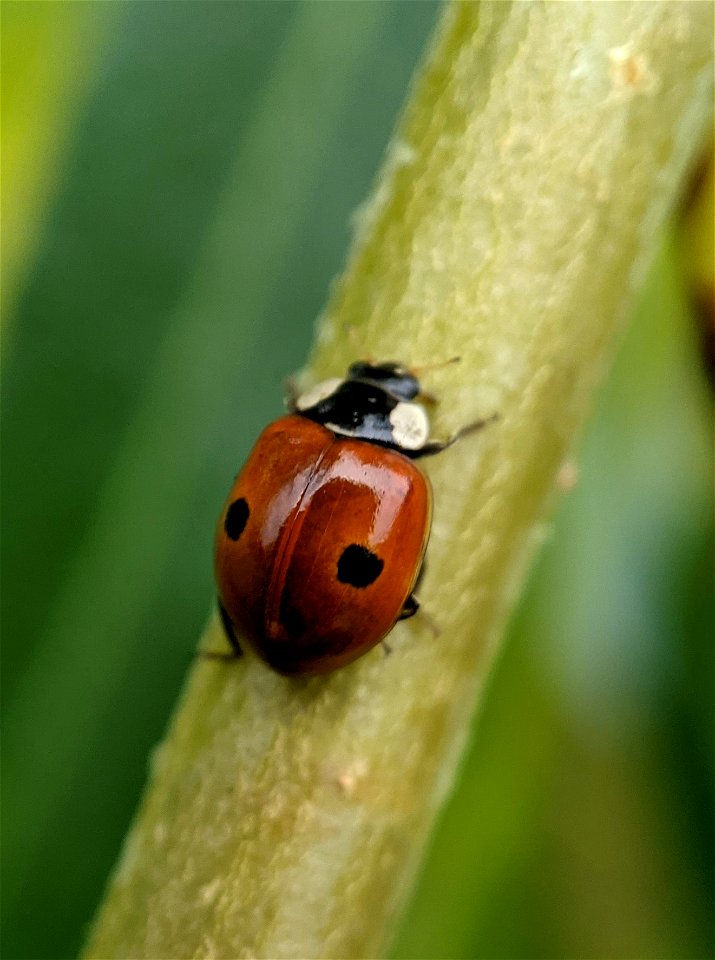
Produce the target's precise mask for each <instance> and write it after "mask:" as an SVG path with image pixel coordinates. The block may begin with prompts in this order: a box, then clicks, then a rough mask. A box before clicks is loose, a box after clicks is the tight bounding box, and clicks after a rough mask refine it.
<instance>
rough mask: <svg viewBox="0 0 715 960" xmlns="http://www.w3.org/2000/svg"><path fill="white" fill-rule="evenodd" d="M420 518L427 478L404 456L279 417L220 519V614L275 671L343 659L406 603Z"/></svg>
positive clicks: (417, 560) (325, 666) (389, 623)
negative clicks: (221, 612) (221, 609)
mask: <svg viewBox="0 0 715 960" xmlns="http://www.w3.org/2000/svg"><path fill="white" fill-rule="evenodd" d="M430 520H431V492H430V486H429V481H428V480H427V478H426V477H425V476H424V474H423V473H422V472H421V471H420V470H419V469H418V467H417V466H416V465H415V464H414V463H413V461H412V460H411V459H409V458H408V456H406V455H404V454H403V453H401V452H399V451H398V450H397V449H389V448H387V447H386V446H382V445H378V444H377V443H374V442H368V441H366V440H365V439H355V438H353V437H349V436H342V435H340V434H338V433H336V432H334V430H333V429H329V428H328V427H326V426H323V425H322V424H321V423H317V422H314V421H313V420H311V419H308V418H307V417H306V416H305V415H302V414H298V413H296V414H291V415H288V416H285V417H282V418H280V419H279V420H277V421H275V422H274V423H272V424H271V425H270V426H269V427H267V428H266V429H265V430H264V431H263V433H262V434H261V436H260V437H259V439H258V442H257V443H256V445H255V447H254V448H253V450H252V452H251V454H250V457H249V459H248V462H247V463H246V465H245V466H244V468H243V469H242V470H241V472H240V473H239V475H238V477H237V478H236V481H235V483H234V484H233V487H232V489H231V492H230V494H229V497H228V500H227V502H226V505H225V507H224V510H223V512H222V514H221V517H220V519H219V524H218V529H217V535H216V561H215V571H216V581H217V584H218V592H219V599H220V603H221V604H222V606H223V615H224V622H225V621H226V618H228V620H229V621H230V624H227V627H229V629H230V625H233V626H234V627H235V628H236V629H237V631H238V632H239V634H240V637H241V638H242V639H245V640H246V641H247V642H248V643H249V644H250V646H251V647H252V649H253V650H254V652H255V653H256V654H257V655H258V656H259V657H260V658H261V659H263V660H264V661H265V662H266V663H268V664H269V665H270V666H271V667H272V668H273V669H274V670H277V671H278V672H280V673H283V674H287V675H311V674H322V673H328V672H330V671H332V670H335V669H336V668H338V667H342V666H344V665H345V664H348V663H350V662H352V661H353V660H355V659H357V658H358V657H360V656H362V655H363V654H364V653H366V652H367V651H368V650H370V649H371V648H372V647H374V646H375V645H376V644H377V643H379V642H380V641H381V640H382V639H383V637H385V635H386V634H387V633H388V632H389V631H390V630H391V628H392V627H393V626H394V624H395V622H396V621H397V620H398V619H399V618H400V617H401V616H409V615H410V614H411V613H413V612H415V610H416V609H417V605H416V603H413V607H414V608H412V606H411V605H410V600H411V599H412V598H411V592H412V589H413V587H414V585H415V581H416V579H417V577H418V575H419V572H420V567H421V564H422V560H423V556H424V551H425V547H426V544H427V538H428V535H429V528H430Z"/></svg>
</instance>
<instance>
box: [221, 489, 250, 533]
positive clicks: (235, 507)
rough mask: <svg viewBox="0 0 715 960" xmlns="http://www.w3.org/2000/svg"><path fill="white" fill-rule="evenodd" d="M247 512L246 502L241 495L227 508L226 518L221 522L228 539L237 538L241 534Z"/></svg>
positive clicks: (246, 519) (246, 518)
mask: <svg viewBox="0 0 715 960" xmlns="http://www.w3.org/2000/svg"><path fill="white" fill-rule="evenodd" d="M249 513H250V511H249V509H248V504H247V503H246V501H245V500H244V499H243V497H239V499H238V500H234V501H233V503H232V504H231V506H230V507H229V508H228V510H227V511H226V519H225V520H224V522H223V528H224V530H225V531H226V535H227V536H228V538H229V539H230V540H238V538H239V537H240V536H241V534H242V533H243V531H244V529H245V527H246V523H247V521H248V515H249Z"/></svg>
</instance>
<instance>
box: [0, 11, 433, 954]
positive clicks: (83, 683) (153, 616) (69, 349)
mask: <svg viewBox="0 0 715 960" xmlns="http://www.w3.org/2000/svg"><path fill="white" fill-rule="evenodd" d="M434 12H435V8H434V6H433V5H432V4H420V5H410V6H405V7H396V6H395V7H392V6H388V5H367V4H365V5H363V4H352V5H346V6H343V5H338V4H291V5H283V4H272V3H264V4H250V3H245V4H244V3H241V4H223V3H216V4H214V3H209V4H204V3H201V4H194V3H188V4H171V5H162V4H148V5H145V4H142V5H130V6H129V7H128V8H127V11H126V18H125V21H124V25H123V28H122V29H121V30H120V31H118V32H117V35H116V36H115V37H114V39H113V42H112V44H111V45H110V50H109V55H108V57H107V60H106V62H104V63H103V64H102V70H101V72H100V73H99V74H98V76H97V80H96V92H95V96H94V99H93V101H92V102H91V104H90V106H89V109H88V111H87V115H86V117H85V118H84V122H83V124H82V128H81V135H80V137H79V139H78V142H77V145H76V149H75V153H74V156H73V157H72V163H71V175H70V177H69V179H68V181H67V182H66V183H65V185H64V188H63V191H62V194H61V197H60V199H59V201H58V204H57V207H56V209H55V210H54V212H53V217H52V221H51V224H50V225H48V229H47V240H46V244H45V246H44V249H43V251H42V255H41V257H40V259H39V261H38V263H37V264H36V267H35V270H34V272H33V276H32V279H31V282H30V283H29V285H28V288H27V290H26V293H25V296H24V297H23V300H22V303H21V309H20V313H19V316H18V318H17V321H16V328H17V329H16V343H15V347H14V350H13V353H12V355H11V357H10V358H9V361H8V363H7V368H6V370H5V372H4V378H3V380H4V382H3V389H4V392H5V398H4V399H5V413H6V424H7V426H6V432H5V438H4V439H5V449H4V454H5V462H6V464H7V465H8V466H7V467H6V470H5V472H4V475H3V484H4V496H5V518H6V535H5V537H4V539H3V550H4V558H3V562H4V569H5V571H6V582H5V586H6V589H5V592H4V599H5V610H4V625H5V636H6V637H9V638H10V642H9V643H8V645H7V648H6V655H7V662H8V669H7V671H6V674H5V676H6V687H7V700H6V721H5V728H6V740H5V755H4V765H5V783H6V791H5V804H4V809H3V816H4V820H5V831H4V833H5V841H6V868H5V878H6V879H5V904H4V906H5V910H6V912H7V915H8V917H9V918H10V919H9V920H8V922H7V923H6V925H5V946H6V951H7V953H8V955H13V956H66V955H67V954H68V953H69V952H70V950H71V948H72V947H71V945H75V946H76V944H77V942H78V938H79V936H80V930H79V926H80V923H81V922H82V921H84V920H86V919H88V918H89V914H90V911H91V907H92V903H93V901H95V900H96V898H97V896H98V893H99V889H100V884H101V882H102V880H103V878H104V876H106V873H107V871H108V869H109V867H110V865H111V862H112V860H113V859H114V856H115V854H116V851H117V845H118V842H119V839H120V837H121V835H122V833H123V831H124V829H125V827H126V823H127V820H128V817H129V816H130V812H131V810H132V808H133V806H134V804H135V802H136V797H137V793H138V790H139V787H140V785H141V782H142V780H143V777H144V770H145V766H144V765H145V757H146V753H147V749H148V747H149V746H150V745H151V744H152V743H153V742H155V741H156V739H157V738H158V736H159V734H160V732H161V729H162V726H163V723H164V721H165V717H166V715H167V711H168V710H169V707H170V705H171V703H172V701H173V700H174V698H175V695H176V688H177V685H178V683H179V681H180V677H181V674H182V673H183V670H184V669H185V666H186V664H187V663H188V660H189V658H190V656H191V650H192V647H193V645H194V643H195V640H196V637H197V634H198V629H199V627H200V624H201V622H202V621H203V619H204V618H205V616H206V613H207V609H208V606H209V599H210V595H211V582H210V559H209V558H210V549H211V539H212V527H213V522H214V518H215V515H216V513H217V511H218V508H219V505H220V502H221V500H222V497H223V495H224V493H225V488H226V485H227V482H228V480H229V479H230V477H231V475H232V473H233V472H234V471H235V469H236V466H237V465H238V463H240V460H241V459H242V457H243V456H244V454H245V452H246V450H247V447H248V445H249V444H250V441H251V438H252V436H253V435H254V434H255V433H256V431H257V430H258V428H259V426H260V424H261V423H262V422H264V421H265V419H266V418H267V417H268V416H269V415H270V412H271V410H273V411H276V410H278V409H279V398H280V392H281V377H282V376H283V375H284V374H285V373H287V372H289V371H290V370H291V369H292V368H295V367H296V366H297V365H299V363H300V362H301V359H302V357H303V354H304V352H305V349H306V347H307V345H308V342H309V339H310V333H311V327H312V322H313V319H314V316H315V313H316V311H317V309H318V308H319V306H320V304H321V303H322V301H323V299H324V297H325V291H326V287H327V283H328V281H329V279H330V277H331V275H332V274H333V273H334V272H335V271H336V270H337V269H338V267H339V264H340V260H341V257H342V251H343V250H344V247H345V243H346V239H347V223H348V217H349V214H350V212H351V209H352V207H353V206H354V205H355V204H356V203H357V202H358V201H359V200H360V199H361V198H362V197H363V196H364V194H365V192H366V190H367V186H368V183H369V180H370V177H371V176H372V174H373V172H374V170H375V168H376V166H377V163H378V160H379V157H380V154H381V151H382V149H383V146H384V144H385V143H386V141H387V137H388V135H389V130H390V127H391V125H392V122H393V120H394V116H395V114H396V111H397V109H398V107H399V104H400V103H401V101H402V99H403V96H404V91H405V86H406V83H407V80H408V78H409V76H410V74H411V71H412V68H413V65H414V62H415V60H416V58H417V56H418V54H419V52H420V49H421V47H422V44H423V42H424V38H425V37H426V35H427V33H428V31H429V27H430V25H431V21H432V19H433V17H434ZM39 557H41V558H42V560H41V562H40V563H38V558H39ZM68 876H70V877H72V881H71V883H69V882H68V880H67V878H68ZM38 911H39V912H41V914H42V918H43V920H42V923H41V924H38V923H37V915H38Z"/></svg>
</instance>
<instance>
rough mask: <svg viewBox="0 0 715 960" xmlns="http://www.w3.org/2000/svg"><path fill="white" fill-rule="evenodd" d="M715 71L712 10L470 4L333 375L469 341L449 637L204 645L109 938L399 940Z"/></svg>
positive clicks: (398, 156) (434, 564)
mask: <svg viewBox="0 0 715 960" xmlns="http://www.w3.org/2000/svg"><path fill="white" fill-rule="evenodd" d="M711 78H712V7H711V5H710V4H707V3H688V4H681V3H675V2H673V3H670V2H659V3H589V4H568V5H562V4H554V5H547V4H543V3H534V4H526V3H516V4H510V3H485V4H481V5H477V4H475V3H460V4H456V5H454V6H451V7H448V8H447V9H446V11H445V13H444V18H443V22H442V24H441V27H440V30H439V33H438V36H437V38H436V41H435V43H434V46H433V48H432V50H431V52H430V55H429V57H428V59H427V62H426V65H425V67H424V69H423V71H422V73H421V74H420V76H419V77H418V78H417V81H416V84H415V86H414V89H413V90H412V94H411V97H410V101H409V103H408V106H407V110H406V114H405V117H404V118H403V120H402V122H401V124H400V127H399V129H398V132H397V134H396V136H395V138H394V140H393V142H392V144H391V146H390V148H389V151H388V156H387V161H386V164H385V168H384V170H383V172H382V174H381V176H380V178H379V179H378V182H377V185H376V189H375V192H374V195H373V197H372V199H371V200H370V201H369V203H368V204H367V205H366V206H365V207H364V209H363V210H362V211H361V213H360V216H359V222H358V230H357V237H356V241H355V246H354V250H353V253H352V256H351V258H350V261H349V263H348V266H347V269H346V272H345V274H344V276H343V277H342V278H341V280H340V282H339V284H338V286H337V288H336V290H335V292H334V295H333V297H332V299H331V302H330V304H329V306H328V308H327V310H326V313H325V316H324V317H323V318H322V320H321V323H320V327H319V335H318V344H317V347H316V350H315V354H314V357H313V362H312V364H311V367H310V371H309V373H310V376H323V375H335V374H339V373H341V372H342V371H343V369H344V368H345V366H346V364H347V363H348V362H349V361H350V360H351V359H354V358H355V356H356V355H371V356H374V357H376V358H382V359H399V360H401V361H404V362H406V363H408V364H415V365H419V364H425V363H429V362H431V361H434V360H443V359H448V358H449V357H451V356H453V355H455V354H458V355H460V356H461V358H462V362H461V364H459V365H457V366H449V367H445V368H444V369H442V370H435V371H434V372H433V373H432V374H427V375H426V376H425V380H426V382H427V386H428V388H429V389H430V390H431V391H432V390H433V391H434V393H435V394H437V395H438V396H439V398H440V404H439V406H438V407H437V408H436V427H437V429H436V431H435V432H436V433H437V434H438V435H446V434H448V433H450V432H452V431H453V430H455V429H457V428H458V427H459V426H461V425H464V424H466V423H469V422H470V421H472V420H475V419H479V418H481V417H484V416H488V415H490V414H492V413H494V412H498V413H499V416H500V419H499V421H498V422H497V423H495V424H492V425H491V426H489V427H488V428H487V429H485V430H484V431H483V432H481V433H479V434H478V435H475V436H474V437H470V438H467V439H465V440H464V441H462V442H461V443H460V444H458V445H456V446H455V447H454V448H452V449H450V450H449V451H448V452H445V453H444V454H443V455H442V456H441V457H438V458H436V459H435V460H434V461H433V462H430V463H429V465H428V468H427V469H428V471H429V474H430V477H431V479H432V483H433V486H434V490H435V520H434V526H433V533H432V538H431V542H430V548H429V555H428V556H429V567H428V571H427V575H426V577H425V580H424V584H423V586H422V591H421V596H420V599H421V601H422V603H423V605H424V606H425V608H426V609H427V610H428V611H429V615H430V617H431V618H432V619H433V620H434V621H436V622H437V623H438V624H439V627H440V635H439V637H438V638H435V637H434V636H433V635H432V633H431V632H430V630H429V629H428V628H427V627H426V625H425V622H424V621H421V620H420V618H419V617H417V618H415V619H413V620H411V621H409V622H405V623H401V624H399V625H398V626H397V627H396V628H395V630H394V633H393V634H392V636H391V646H392V648H393V653H392V655H391V656H389V657H386V656H384V654H383V652H382V651H381V650H379V649H377V650H375V651H373V652H372V653H370V654H368V655H367V656H366V657H364V658H363V659H362V660H361V661H359V662H358V663H356V664H354V665H353V666H351V667H348V668H346V669H344V670H341V671H338V672H337V673H335V674H333V675H331V676H329V677H327V678H317V679H312V680H307V681H296V680H287V679H284V678H282V677H279V676H277V675H275V674H273V673H271V672H270V671H269V670H268V669H267V668H265V667H264V666H262V665H260V664H258V663H257V662H256V661H255V660H254V659H253V658H251V657H249V656H246V657H245V658H244V660H243V661H242V662H240V663H237V664H235V665H231V666H227V665H226V664H223V663H220V662H215V661H198V662H197V664H196V666H195V667H194V668H193V670H192V673H191V676H190V677H189V681H188V684H187V687H186V690H185V692H184V694H183V697H182V700H181V702H180V704H179V706H178V708H177V711H176V714H175V716H174V719H173V721H172V724H171V728H170V730H169V733H168V735H167V738H166V741H165V742H164V744H163V745H162V746H161V748H160V749H159V751H158V752H157V754H156V756H155V758H154V762H153V765H152V776H151V783H150V786H149V788H148V790H147V793H146V796H145V798H144V801H143V804H142V807H141V810H140V813H139V815H138V818H137V821H136V823H135V825H134V827H133V828H132V831H131V833H130V835H129V837H128V840H127V843H126V847H125V849H124V852H123V855H122V858H121V860H120V863H119V865H118V867H117V869H116V872H115V874H114V876H113V877H112V880H111V882H110V886H109V889H108V892H107V896H106V900H105V902H104V905H103V906H102V908H101V910H100V912H99V915H98V918H97V920H96V924H95V927H94V930H93V933H92V936H91V938H90V942H89V945H88V948H87V952H86V956H88V957H101V958H106V957H123V958H128V957H132V958H138V957H172V958H179V957H273V958H281V957H368V956H374V955H376V954H378V953H380V952H381V951H383V950H384V949H385V946H386V944H387V942H388V941H389V936H390V934H391V932H392V929H393V924H394V921H395V917H396V914H397V912H398V909H399V907H400V905H401V904H402V902H403V900H404V898H405V896H406V893H407V892H408V890H409V886H410V882H411V879H412V877H413V875H414V872H415V870H416V868H417V866H418V864H419V860H420V856H421V854H422V851H423V849H424V845H425V842H426V839H427V836H428V832H429V829H430V826H431V825H432V823H433V821H434V818H435V815H436V813H437V811H438V810H439V807H440V804H441V802H442V801H443V799H444V797H445V794H446V793H447V791H448V790H449V789H450V787H451V784H452V782H453V779H454V775H455V769H456V766H457V764H458V761H459V757H460V753H461V750H462V747H463V745H464V741H465V738H466V736H467V731H468V729H469V724H470V719H471V717H472V714H473V712H474V709H475V704H476V703H477V702H478V699H479V695H480V691H481V690H482V689H483V681H484V678H485V676H486V673H487V670H488V668H489V665H490V663H491V661H492V659H493V656H494V653H495V650H496V648H497V645H498V641H499V639H500V637H501V635H502V632H503V628H504V623H505V619H506V617H507V614H508V612H509V610H510V608H511V607H512V605H513V603H514V601H515V599H516V596H517V591H518V588H519V585H520V583H521V580H522V578H523V574H524V570H525V567H526V561H527V560H528V558H529V557H530V555H531V553H532V552H533V547H534V546H535V545H536V544H537V543H538V541H539V539H540V538H541V531H542V524H543V520H544V517H545V514H546V511H547V509H548V507H549V505H550V502H551V500H552V496H553V492H554V489H555V477H556V474H557V471H558V468H559V466H560V465H561V464H562V462H563V460H564V458H565V457H566V456H567V455H568V453H569V452H570V450H571V449H572V446H573V444H574V442H575V439H576V438H577V435H578V432H579V429H580V427H581V425H582V424H583V421H584V419H585V418H586V416H587V414H588V411H589V408H590V406H591V404H592V400H593V393H594V388H595V386H596V384H597V383H598V381H599V379H600V378H601V377H602V375H603V373H604V369H605V368H606V365H607V363H608V361H609V359H610V358H611V356H612V353H613V350H614V348H615V346H616V343H617V338H618V334H619V332H620V331H621V330H622V327H623V323H624V320H625V318H626V317H627V315H628V312H629V310H630V309H631V306H632V303H633V298H634V295H635V293H636V292H637V290H638V288H639V286H640V284H641V282H642V280H643V277H644V274H645V271H646V269H647V267H648V265H649V263H650V262H651V260H652V258H653V256H654V253H655V251H656V249H657V246H658V242H659V228H660V226H661V224H662V222H663V220H664V217H665V215H666V214H667V212H668V210H669V208H670V207H671V205H672V204H673V202H674V200H675V199H676V197H677V191H678V189H679V186H680V184H681V181H682V178H683V176H684V173H685V172H686V169H687V165H688V163H689V162H690V160H691V159H692V157H693V156H694V155H695V154H696V153H697V150H698V147H699V145H700V143H701V138H702V135H703V131H704V130H705V127H706V124H707V122H708V117H709V111H710V109H711ZM208 634H209V635H208V638H207V639H206V641H205V643H206V644H210V645H213V646H218V645H219V644H220V643H221V640H220V635H219V627H218V624H217V622H216V621H214V622H212V624H211V625H210V627H209V631H208Z"/></svg>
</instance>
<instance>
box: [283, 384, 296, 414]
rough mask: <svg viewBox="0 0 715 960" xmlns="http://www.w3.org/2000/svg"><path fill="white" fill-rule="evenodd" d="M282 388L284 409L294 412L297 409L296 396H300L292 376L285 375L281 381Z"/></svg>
mask: <svg viewBox="0 0 715 960" xmlns="http://www.w3.org/2000/svg"><path fill="white" fill-rule="evenodd" d="M283 389H284V390H285V405H286V409H287V410H288V412H289V413H295V412H296V410H297V409H298V397H299V396H300V390H299V389H298V384H297V383H296V382H295V380H294V378H293V377H286V378H285V380H284V381H283Z"/></svg>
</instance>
